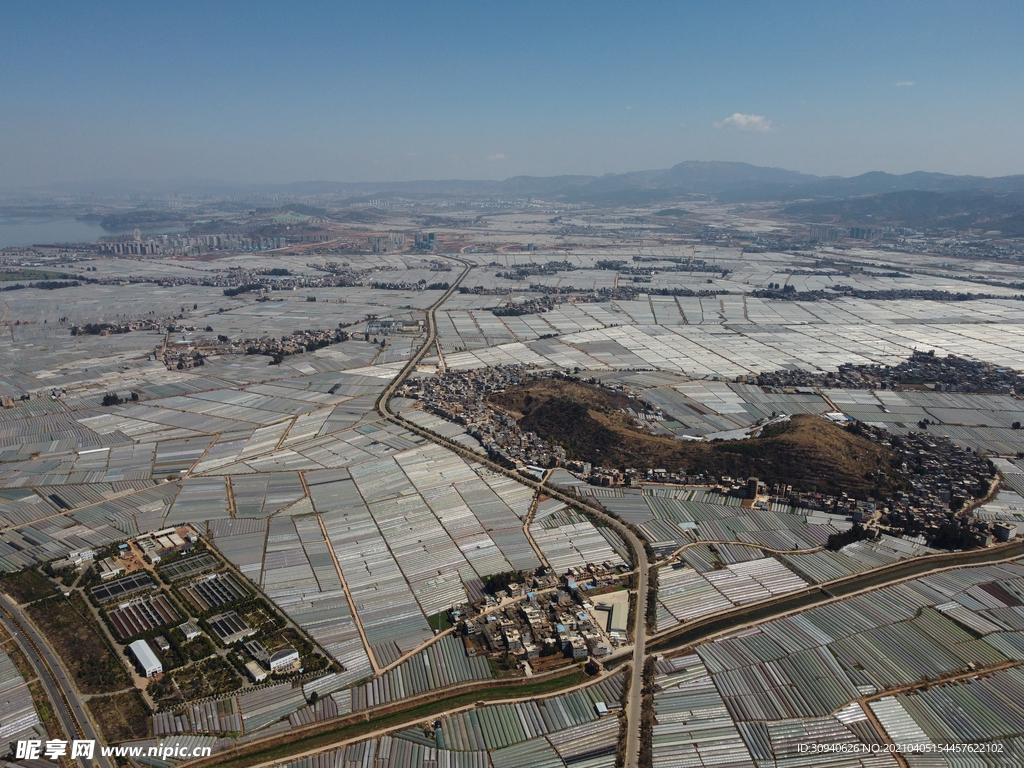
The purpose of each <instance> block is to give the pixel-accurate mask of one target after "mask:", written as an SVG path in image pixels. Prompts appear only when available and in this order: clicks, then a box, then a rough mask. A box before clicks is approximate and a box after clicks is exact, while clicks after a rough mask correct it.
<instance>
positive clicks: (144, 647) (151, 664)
mask: <svg viewBox="0 0 1024 768" xmlns="http://www.w3.org/2000/svg"><path fill="white" fill-rule="evenodd" d="M128 648H129V649H130V650H131V652H132V654H133V655H134V656H135V658H136V659H137V660H138V662H139V666H140V667H141V668H142V673H143V674H144V675H145V676H146V677H152V676H153V675H159V674H160V673H161V672H163V671H164V665H163V664H161V663H160V659H158V658H157V657H156V654H155V653H153V649H152V648H150V647H149V643H147V642H146V641H145V640H136V641H135V642H134V643H132V644H131V645H129V646H128Z"/></svg>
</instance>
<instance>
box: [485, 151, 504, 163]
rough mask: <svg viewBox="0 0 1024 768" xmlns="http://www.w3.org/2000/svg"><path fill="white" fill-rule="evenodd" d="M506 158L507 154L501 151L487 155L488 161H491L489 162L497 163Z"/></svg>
mask: <svg viewBox="0 0 1024 768" xmlns="http://www.w3.org/2000/svg"><path fill="white" fill-rule="evenodd" d="M504 159H505V155H504V154H502V153H501V152H497V153H495V154H493V155H488V156H487V162H489V163H497V162H499V161H501V160H504Z"/></svg>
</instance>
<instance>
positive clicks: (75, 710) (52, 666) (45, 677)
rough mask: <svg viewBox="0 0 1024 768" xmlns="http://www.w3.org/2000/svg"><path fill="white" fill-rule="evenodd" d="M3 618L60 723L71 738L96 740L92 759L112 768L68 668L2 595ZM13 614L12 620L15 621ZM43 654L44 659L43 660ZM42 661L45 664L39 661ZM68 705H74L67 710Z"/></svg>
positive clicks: (86, 765) (89, 767)
mask: <svg viewBox="0 0 1024 768" xmlns="http://www.w3.org/2000/svg"><path fill="white" fill-rule="evenodd" d="M0 609H2V610H0V621H3V623H4V626H6V627H7V631H8V632H10V633H11V634H12V635H13V636H14V639H15V641H17V643H18V645H20V646H21V649H22V651H24V653H25V657H26V658H27V659H28V661H29V663H30V664H31V665H32V667H33V668H34V669H35V671H36V674H37V675H38V676H39V679H40V680H41V681H42V683H43V686H44V687H45V688H46V693H47V694H48V695H49V697H50V701H51V702H52V703H53V707H54V710H55V711H56V713H57V717H59V718H60V721H61V726H62V727H63V729H64V732H65V734H67V736H68V738H69V739H78V738H85V739H93V740H95V742H96V745H97V749H96V754H95V757H94V760H93V762H94V763H97V764H99V766H100V768H113V766H112V765H111V764H110V761H109V760H108V759H107V758H106V757H103V756H102V755H101V754H99V745H100V744H101V743H102V742H101V741H100V739H99V736H98V735H97V734H96V730H95V729H94V728H93V726H92V723H91V722H90V721H89V717H88V715H87V714H86V712H85V704H83V702H82V700H81V699H80V698H79V696H78V692H77V691H76V690H75V687H74V686H73V685H72V684H71V681H70V680H69V679H68V676H67V671H66V670H65V669H64V667H63V665H62V664H61V663H60V660H59V659H58V658H57V655H56V654H55V653H54V652H53V650H52V649H51V648H50V646H48V645H47V644H46V642H45V641H44V640H43V638H42V635H40V634H39V632H37V631H36V628H35V627H34V626H33V625H32V624H31V623H30V622H29V621H28V619H26V618H25V615H24V613H22V610H21V608H19V607H18V606H17V605H16V604H14V603H13V602H12V601H11V600H9V599H8V598H7V596H6V595H0ZM12 617H13V621H12ZM40 654H41V655H42V659H40ZM40 661H43V662H45V663H40ZM67 704H70V705H71V711H70V712H69V711H68V707H67ZM79 762H80V764H81V765H82V766H83V767H84V768H92V766H93V763H91V762H89V761H86V760H84V759H82V758H79Z"/></svg>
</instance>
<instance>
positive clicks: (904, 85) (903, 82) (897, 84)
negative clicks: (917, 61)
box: [892, 80, 914, 88]
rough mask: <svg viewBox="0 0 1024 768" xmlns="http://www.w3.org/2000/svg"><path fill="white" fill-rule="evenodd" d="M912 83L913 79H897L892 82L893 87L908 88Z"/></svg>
mask: <svg viewBox="0 0 1024 768" xmlns="http://www.w3.org/2000/svg"><path fill="white" fill-rule="evenodd" d="M913 84H914V81H913V80H897V81H896V82H895V83H893V84H892V87H893V88H909V87H910V86H912V85H913Z"/></svg>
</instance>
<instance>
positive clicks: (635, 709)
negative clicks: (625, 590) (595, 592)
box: [376, 256, 649, 768]
mask: <svg viewBox="0 0 1024 768" xmlns="http://www.w3.org/2000/svg"><path fill="white" fill-rule="evenodd" d="M446 258H449V259H452V260H453V261H457V262H459V263H460V264H462V265H463V270H462V273H461V274H460V275H459V277H458V278H457V279H456V280H454V281H453V282H452V284H451V287H450V288H449V289H448V290H447V291H445V293H444V295H443V296H442V297H441V298H440V299H438V300H437V301H436V302H434V304H432V305H431V306H430V308H429V309H428V310H427V319H426V326H427V328H426V330H427V338H426V341H424V343H423V345H422V346H421V347H420V349H419V351H418V352H417V353H416V354H415V355H413V356H412V359H411V360H409V362H408V363H407V364H406V366H405V367H404V368H403V369H402V372H401V373H399V374H398V376H396V377H395V378H394V379H393V380H392V381H391V383H390V384H388V386H386V387H385V388H384V391H383V392H382V393H381V395H380V397H379V398H378V400H377V404H376V407H377V410H378V411H379V412H380V414H381V415H382V416H383V417H384V418H386V419H388V420H389V421H391V422H394V423H396V424H399V425H401V426H402V427H404V428H405V429H407V430H409V431H411V432H415V433H416V434H418V435H420V436H421V437H425V438H426V439H428V440H431V441H432V442H435V443H438V444H440V445H443V446H444V447H445V448H448V449H450V450H454V451H455V452H456V453H459V454H460V455H462V456H464V457H465V458H468V459H470V460H471V461H475V462H477V463H480V464H485V465H487V466H488V467H489V468H490V469H493V470H494V471H496V472H500V473H501V474H504V475H508V476H509V477H512V478H514V479H515V480H517V481H518V482H520V483H523V484H524V485H529V486H531V487H533V488H534V489H535V490H538V491H541V490H543V491H544V493H546V494H548V495H549V496H552V497H553V498H556V499H558V500H559V501H562V502H564V503H566V504H571V505H572V506H574V507H577V508H579V507H584V508H586V510H587V512H588V513H589V514H590V515H591V516H593V517H596V518H598V519H599V520H600V521H601V522H602V523H604V524H605V525H608V526H610V527H611V528H613V529H614V530H615V531H616V532H617V533H618V534H619V535H620V536H621V537H622V538H623V540H624V541H625V542H626V543H627V544H628V545H629V548H630V549H631V550H632V552H633V562H634V564H635V571H636V579H637V584H636V623H635V624H634V626H633V638H634V645H633V669H632V675H631V678H630V687H629V697H628V700H627V705H626V768H637V764H638V761H639V756H640V705H641V703H642V702H641V691H642V690H643V666H644V641H645V639H646V629H647V584H648V581H647V578H648V570H649V564H648V562H647V554H646V552H645V550H644V548H643V545H642V544H641V543H640V539H639V538H637V536H636V534H634V533H633V531H632V529H630V528H629V527H627V526H626V525H625V524H623V523H622V522H621V521H619V520H617V519H616V518H613V517H610V516H609V515H607V514H606V513H605V512H604V510H602V509H601V508H599V507H598V506H597V504H595V503H593V502H590V501H584V500H582V499H578V498H575V497H571V496H568V495H567V494H565V493H563V492H562V491H560V490H558V489H557V488H555V487H553V486H550V485H548V484H547V483H545V482H538V481H536V480H531V479H529V478H526V477H523V476H522V475H520V474H519V473H518V472H512V471H511V470H509V469H506V468H505V467H502V466H501V465H500V464H497V463H495V462H493V461H491V460H490V459H488V458H485V457H483V456H480V455H479V454H477V453H474V452H471V451H469V450H468V449H467V448H465V446H462V445H460V444H459V443H455V442H454V441H451V440H446V439H445V438H442V437H440V436H438V435H435V434H434V433H432V432H428V431H427V430H425V429H423V428H421V427H419V426H418V425H416V424H413V423H412V422H409V421H406V420H405V419H403V418H402V417H401V416H400V415H398V414H396V413H394V412H393V411H392V410H391V397H392V396H393V395H394V394H395V392H396V391H397V390H398V387H399V386H401V384H402V382H403V381H405V379H406V378H407V377H408V376H409V374H411V373H412V372H413V371H415V370H416V366H417V365H418V364H419V362H420V360H422V359H423V357H424V356H425V355H426V353H427V351H428V350H430V349H431V347H433V346H434V343H435V341H436V340H437V323H436V319H435V315H436V312H437V308H438V307H440V306H441V305H442V304H444V302H445V301H447V300H448V297H449V296H451V295H452V294H453V293H455V291H456V290H458V287H459V283H461V282H462V281H463V280H464V279H465V277H466V275H468V274H469V270H470V269H471V265H470V264H469V262H466V261H463V260H462V259H458V258H455V257H454V256H447V257H446Z"/></svg>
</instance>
